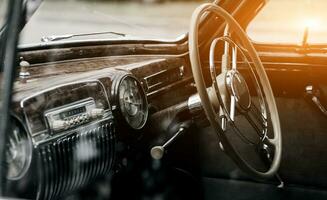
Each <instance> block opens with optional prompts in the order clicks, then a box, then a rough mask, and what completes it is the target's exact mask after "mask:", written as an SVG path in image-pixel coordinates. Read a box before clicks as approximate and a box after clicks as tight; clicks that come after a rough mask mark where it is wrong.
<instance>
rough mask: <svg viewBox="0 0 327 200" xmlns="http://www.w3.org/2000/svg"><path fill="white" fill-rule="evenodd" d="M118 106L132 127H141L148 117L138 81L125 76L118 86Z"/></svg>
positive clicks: (146, 105)
mask: <svg viewBox="0 0 327 200" xmlns="http://www.w3.org/2000/svg"><path fill="white" fill-rule="evenodd" d="M118 96H119V106H120V110H121V112H122V115H123V116H124V118H125V119H126V121H127V123H128V124H129V125H130V126H131V127H132V128H134V129H141V128H142V127H143V126H144V125H145V122H146V120H147V117H148V104H147V100H146V96H145V93H144V90H143V88H142V87H141V84H140V82H139V81H137V79H136V78H134V77H132V76H125V77H124V78H123V79H122V80H121V82H120V84H119V87H118Z"/></svg>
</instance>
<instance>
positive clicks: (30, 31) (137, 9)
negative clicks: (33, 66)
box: [21, 0, 327, 44]
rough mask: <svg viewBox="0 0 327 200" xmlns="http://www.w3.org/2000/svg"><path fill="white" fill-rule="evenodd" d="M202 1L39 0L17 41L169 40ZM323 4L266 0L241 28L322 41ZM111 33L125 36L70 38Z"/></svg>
mask: <svg viewBox="0 0 327 200" xmlns="http://www.w3.org/2000/svg"><path fill="white" fill-rule="evenodd" d="M30 1H31V2H34V3H35V4H37V3H38V2H39V1H40V0H30ZM230 1H232V0H230ZM205 2H210V1H209V0H184V1H183V0H84V1H82V0H44V1H43V3H42V4H41V6H40V7H39V8H38V10H37V11H36V13H35V14H34V15H33V16H32V18H31V19H30V21H29V23H28V24H27V26H26V27H25V28H24V30H23V34H22V38H21V43H22V44H29V43H40V41H41V40H40V39H41V37H43V36H49V35H62V34H78V33H91V32H101V31H115V32H120V33H125V34H127V36H126V37H125V38H126V39H133V38H135V39H163V40H174V39H176V38H177V37H179V36H181V35H182V34H184V33H186V32H188V28H189V21H190V17H191V15H192V12H193V10H194V9H195V8H196V7H197V6H199V5H200V4H201V3H205ZM32 4H33V3H32ZM32 4H31V6H33V5H32ZM326 8H327V0H270V1H268V3H267V5H266V6H265V7H264V8H263V10H262V11H261V12H260V13H259V15H258V16H257V17H256V18H255V19H254V20H253V22H252V23H251V24H250V25H249V27H248V29H247V32H248V34H249V36H250V38H251V39H252V40H254V41H257V42H263V43H292V44H300V43H301V42H302V38H303V33H304V29H305V28H306V27H309V39H308V42H309V43H327V26H326V24H327V22H326V21H327V12H325V10H326ZM117 37H118V38H119V39H125V38H121V36H117V35H108V34H107V35H101V36H100V35H98V36H92V37H91V36H87V37H76V38H72V39H73V40H80V39H94V38H97V39H98V38H103V39H104V38H105V39H111V38H112V39H117Z"/></svg>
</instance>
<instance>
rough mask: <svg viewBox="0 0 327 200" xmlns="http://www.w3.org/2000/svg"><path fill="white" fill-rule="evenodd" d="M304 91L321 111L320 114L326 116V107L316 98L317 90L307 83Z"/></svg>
mask: <svg viewBox="0 0 327 200" xmlns="http://www.w3.org/2000/svg"><path fill="white" fill-rule="evenodd" d="M305 92H306V94H307V95H308V96H309V97H310V98H311V100H312V102H313V103H314V105H316V106H317V108H318V109H319V110H320V111H321V112H322V114H324V115H325V116H327V109H326V108H325V106H323V105H322V103H321V101H320V100H319V98H318V95H319V90H317V89H315V88H314V87H313V86H312V85H309V86H307V87H306V88H305Z"/></svg>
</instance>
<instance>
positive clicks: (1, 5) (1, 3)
mask: <svg viewBox="0 0 327 200" xmlns="http://www.w3.org/2000/svg"><path fill="white" fill-rule="evenodd" d="M6 9H7V1H6V0H0V30H1V29H2V27H3V25H4V23H5V16H6V14H7V13H6Z"/></svg>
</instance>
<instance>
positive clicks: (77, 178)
mask: <svg viewBox="0 0 327 200" xmlns="http://www.w3.org/2000/svg"><path fill="white" fill-rule="evenodd" d="M107 59H108V58H100V59H98V60H97V61H95V62H97V63H98V64H99V63H101V62H102V63H103V62H106V60H107ZM110 59H112V58H110ZM122 60H124V61H122ZM111 61H112V60H111ZM115 61H116V62H115V65H113V63H112V62H110V63H109V64H108V65H107V66H105V65H100V64H99V65H96V66H93V67H92V68H86V67H83V68H80V67H81V66H85V63H87V62H90V61H89V60H77V61H76V60H74V61H67V62H64V63H55V64H53V63H52V64H48V65H46V66H44V65H42V66H39V65H35V66H33V65H32V66H31V67H30V69H29V71H30V73H31V77H30V78H29V79H28V80H27V81H26V82H22V81H21V80H17V81H16V83H15V90H14V91H15V92H14V95H13V99H14V103H13V108H12V111H13V112H12V124H11V130H12V131H11V134H10V136H9V142H8V145H7V148H6V149H7V151H6V158H7V159H6V161H7V162H6V163H7V169H8V173H7V182H8V183H7V185H8V186H9V187H8V188H10V189H9V191H12V192H14V193H15V196H18V197H19V196H22V197H25V198H26V197H30V198H33V199H57V198H60V197H63V196H65V195H67V194H70V193H71V192H73V191H76V190H79V189H80V188H83V187H84V186H86V185H88V184H90V183H91V182H92V181H93V180H95V179H97V178H98V177H103V176H106V175H108V174H112V173H115V172H117V170H118V168H119V167H118V166H119V164H120V163H121V162H122V157H123V156H122V155H121V153H120V151H121V144H123V146H128V145H129V143H130V142H131V140H130V139H129V140H126V139H124V138H130V136H132V138H136V139H139V138H141V137H143V136H144V134H145V131H143V130H144V128H145V127H146V126H147V122H148V118H149V117H150V116H151V113H153V112H155V111H158V110H162V109H163V108H167V107H169V106H171V105H174V104H176V101H179V102H180V101H183V100H185V99H187V98H188V96H189V95H190V94H191V93H193V92H194V91H195V88H194V86H192V84H191V83H192V78H191V71H190V70H189V68H188V65H187V63H186V61H185V60H184V59H183V58H181V57H178V58H162V57H161V58H157V57H155V56H149V57H147V58H146V59H144V57H139V58H135V57H133V56H131V57H130V58H124V59H122V58H117V59H115ZM117 62H120V64H117ZM68 66H69V67H70V68H69V71H68V72H67V71H64V72H63V71H61V69H63V68H64V67H66V68H65V69H68V68H67V67H68ZM46 68H47V70H46V71H44V70H45V69H46ZM52 69H53V70H52ZM53 73H55V75H54V74H53ZM185 83H186V84H185ZM185 89H187V90H185ZM176 94H179V95H178V96H176ZM172 95H175V96H176V98H171V96H172ZM164 99H166V100H164ZM163 100H164V101H163ZM22 183H24V184H23V186H22Z"/></svg>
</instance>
